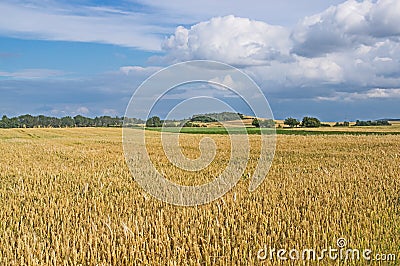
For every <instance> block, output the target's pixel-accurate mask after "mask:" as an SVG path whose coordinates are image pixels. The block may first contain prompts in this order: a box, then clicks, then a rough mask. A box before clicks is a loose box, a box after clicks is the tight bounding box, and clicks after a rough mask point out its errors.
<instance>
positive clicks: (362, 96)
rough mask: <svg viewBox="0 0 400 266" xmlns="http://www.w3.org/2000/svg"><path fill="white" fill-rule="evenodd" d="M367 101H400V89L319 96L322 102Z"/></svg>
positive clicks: (317, 98) (379, 89)
mask: <svg viewBox="0 0 400 266" xmlns="http://www.w3.org/2000/svg"><path fill="white" fill-rule="evenodd" d="M367 99H400V88H386V89H384V88H375V89H370V90H367V91H364V92H336V93H334V95H331V96H325V97H322V96H319V97H316V100H320V101H356V100H367Z"/></svg>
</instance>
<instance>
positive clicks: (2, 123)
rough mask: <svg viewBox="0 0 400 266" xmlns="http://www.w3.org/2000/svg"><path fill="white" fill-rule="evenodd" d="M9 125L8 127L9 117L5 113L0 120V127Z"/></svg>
mask: <svg viewBox="0 0 400 266" xmlns="http://www.w3.org/2000/svg"><path fill="white" fill-rule="evenodd" d="M9 127H10V119H9V118H8V117H7V116H6V115H3V117H2V118H1V120H0V128H9Z"/></svg>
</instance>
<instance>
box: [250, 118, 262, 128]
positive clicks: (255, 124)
mask: <svg viewBox="0 0 400 266" xmlns="http://www.w3.org/2000/svg"><path fill="white" fill-rule="evenodd" d="M251 124H252V125H253V126H255V127H260V121H259V120H258V119H257V118H254V119H253V122H252V123H251Z"/></svg>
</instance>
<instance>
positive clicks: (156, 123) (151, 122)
mask: <svg viewBox="0 0 400 266" xmlns="http://www.w3.org/2000/svg"><path fill="white" fill-rule="evenodd" d="M161 126H162V123H161V119H160V118H159V117H158V116H153V117H150V118H149V119H147V121H146V127H161Z"/></svg>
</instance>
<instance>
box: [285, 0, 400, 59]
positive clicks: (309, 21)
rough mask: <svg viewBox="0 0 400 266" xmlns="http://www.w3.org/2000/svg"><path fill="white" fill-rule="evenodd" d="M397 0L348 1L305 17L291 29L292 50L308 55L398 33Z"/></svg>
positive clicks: (372, 42) (394, 36)
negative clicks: (373, 0) (375, 0)
mask: <svg viewBox="0 0 400 266" xmlns="http://www.w3.org/2000/svg"><path fill="white" fill-rule="evenodd" d="M398 14H400V2H399V1H398V0H379V1H377V2H376V3H375V2H372V1H370V0H365V1H356V0H348V1H346V2H344V3H342V4H339V5H337V6H331V7H330V8H328V9H326V10H325V11H323V12H321V13H318V14H316V15H313V16H310V17H305V18H304V19H303V20H302V21H301V22H300V23H299V24H298V25H297V27H296V28H295V29H294V31H293V33H292V38H293V40H294V42H295V45H294V47H293V52H294V53H296V54H298V55H303V56H307V57H315V56H322V55H324V54H327V53H331V52H337V51H342V50H343V49H344V50H346V49H348V48H349V47H357V46H359V45H362V44H363V45H371V44H374V43H376V42H377V41H378V40H377V39H379V38H394V39H395V40H396V41H397V42H398V41H399V39H398V37H399V36H400V27H399V25H400V16H399V15H398Z"/></svg>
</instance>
